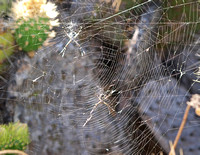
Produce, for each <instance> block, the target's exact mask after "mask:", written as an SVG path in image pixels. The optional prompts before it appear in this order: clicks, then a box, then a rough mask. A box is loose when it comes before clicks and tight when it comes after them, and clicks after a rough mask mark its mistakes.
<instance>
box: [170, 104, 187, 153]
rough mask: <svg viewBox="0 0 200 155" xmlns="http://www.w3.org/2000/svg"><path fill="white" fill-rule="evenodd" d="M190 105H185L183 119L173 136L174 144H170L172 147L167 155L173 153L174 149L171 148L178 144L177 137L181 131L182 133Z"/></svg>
mask: <svg viewBox="0 0 200 155" xmlns="http://www.w3.org/2000/svg"><path fill="white" fill-rule="evenodd" d="M190 107H191V106H190V105H187V107H186V110H185V113H184V116H183V120H182V122H181V126H180V128H179V130H178V133H177V135H176V138H175V140H174V144H173V146H172V148H171V151H170V153H169V155H174V153H173V152H174V151H173V150H175V149H176V146H177V144H178V140H179V138H180V136H181V133H182V131H183V128H184V126H185V123H186V121H187V117H188V113H189V110H190Z"/></svg>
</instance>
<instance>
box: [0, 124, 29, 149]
mask: <svg viewBox="0 0 200 155" xmlns="http://www.w3.org/2000/svg"><path fill="white" fill-rule="evenodd" d="M29 143H30V139H29V131H28V127H27V125H26V124H22V123H19V122H17V123H10V124H8V125H0V150H8V149H10V150H22V151H24V150H26V147H27V145H28V144H29Z"/></svg>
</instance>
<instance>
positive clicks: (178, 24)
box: [2, 0, 200, 155]
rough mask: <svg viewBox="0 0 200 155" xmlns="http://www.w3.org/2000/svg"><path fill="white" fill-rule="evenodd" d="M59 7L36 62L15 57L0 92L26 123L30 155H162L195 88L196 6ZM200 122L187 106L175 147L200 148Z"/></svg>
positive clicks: (182, 1) (116, 1) (104, 0)
mask: <svg viewBox="0 0 200 155" xmlns="http://www.w3.org/2000/svg"><path fill="white" fill-rule="evenodd" d="M59 5H60V6H59V12H60V17H59V19H60V22H61V26H60V27H59V28H57V29H55V31H56V32H57V36H56V38H54V39H53V40H52V41H51V42H50V44H49V45H48V46H47V47H43V48H42V49H40V50H38V51H37V52H36V55H35V57H34V58H32V59H30V58H29V57H27V56H19V57H18V56H16V58H14V59H19V58H20V59H19V60H20V61H18V63H13V64H14V65H16V66H17V67H16V69H14V70H15V71H14V73H12V74H11V78H10V80H9V86H8V89H7V90H6V92H7V97H6V98H7V101H6V106H7V108H8V111H9V110H11V111H12V110H13V109H14V114H13V116H12V117H11V118H12V119H13V120H14V121H16V120H20V121H22V122H25V123H28V125H29V127H30V132H31V139H32V143H31V145H30V148H29V153H30V154H39V153H41V152H42V154H56V153H58V152H59V153H60V154H66V152H67V154H111V155H112V154H113V155H114V154H128V155H129V154H151V153H155V154H158V153H159V152H163V153H164V154H165V153H168V152H169V150H170V147H169V141H170V140H171V141H173V140H174V138H175V136H176V134H177V131H178V128H179V125H180V123H181V120H182V116H183V113H184V110H185V107H186V102H187V101H188V100H189V98H190V97H191V95H192V94H199V89H200V86H199V82H198V76H196V74H195V72H196V71H197V69H198V67H199V58H198V56H197V55H198V53H199V27H200V26H199V2H198V1H190V0H187V1H186V0H176V1H171V0H166V1H162V2H161V1H156V0H155V1H153V0H150V1H142V0H141V1H137V2H136V1H132V3H129V2H128V1H120V0H113V1H111V0H110V1H109V0H101V1H98V0H84V1H82V0H81V1H80V0H76V1H73V0H71V1H64V2H62V3H61V4H59ZM2 98H3V97H2ZM198 128H199V117H197V116H196V115H195V113H194V111H191V112H190V114H189V118H188V122H187V124H186V126H185V128H184V132H183V134H182V136H181V140H180V142H179V145H178V148H177V151H179V149H180V148H182V149H183V152H186V154H187V153H194V154H195V153H197V154H198V152H199V147H200V146H198V144H195V141H197V140H198V139H199V138H200V135H199V133H198V132H197V131H198ZM195 138H196V139H195ZM189 142H190V144H192V145H191V146H189V145H188V143H189Z"/></svg>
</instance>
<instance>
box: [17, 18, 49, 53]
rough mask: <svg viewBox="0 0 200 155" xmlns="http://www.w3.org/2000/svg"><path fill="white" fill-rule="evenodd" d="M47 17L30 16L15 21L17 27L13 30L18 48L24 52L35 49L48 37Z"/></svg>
mask: <svg viewBox="0 0 200 155" xmlns="http://www.w3.org/2000/svg"><path fill="white" fill-rule="evenodd" d="M48 22H49V19H48V18H38V19H34V18H30V19H29V20H28V21H25V20H23V19H21V20H18V21H17V25H18V28H16V30H15V38H16V42H17V44H18V45H19V46H20V48H21V49H22V50H24V51H26V52H29V51H35V50H37V49H38V48H39V47H40V46H42V45H43V43H44V41H45V40H46V39H47V37H48V31H49V30H50V28H49V26H48Z"/></svg>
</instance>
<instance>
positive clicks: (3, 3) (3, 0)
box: [0, 0, 11, 15]
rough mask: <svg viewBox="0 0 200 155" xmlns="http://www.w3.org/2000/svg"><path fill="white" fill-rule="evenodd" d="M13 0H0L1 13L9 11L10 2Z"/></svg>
mask: <svg viewBox="0 0 200 155" xmlns="http://www.w3.org/2000/svg"><path fill="white" fill-rule="evenodd" d="M10 2H11V0H0V15H1V14H2V13H5V12H7V10H8V8H9V6H10V4H11V3H10Z"/></svg>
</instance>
